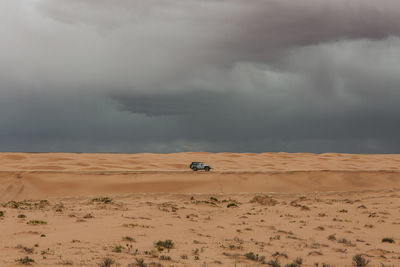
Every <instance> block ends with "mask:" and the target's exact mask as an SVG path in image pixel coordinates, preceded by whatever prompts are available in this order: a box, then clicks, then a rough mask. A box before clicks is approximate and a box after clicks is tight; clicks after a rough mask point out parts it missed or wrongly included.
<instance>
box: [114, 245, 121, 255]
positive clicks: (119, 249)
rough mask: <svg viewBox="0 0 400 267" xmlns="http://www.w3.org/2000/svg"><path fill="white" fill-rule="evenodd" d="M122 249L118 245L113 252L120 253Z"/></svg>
mask: <svg viewBox="0 0 400 267" xmlns="http://www.w3.org/2000/svg"><path fill="white" fill-rule="evenodd" d="M122 249H123V247H122V246H120V245H118V246H115V248H114V249H113V252H116V253H121V252H122Z"/></svg>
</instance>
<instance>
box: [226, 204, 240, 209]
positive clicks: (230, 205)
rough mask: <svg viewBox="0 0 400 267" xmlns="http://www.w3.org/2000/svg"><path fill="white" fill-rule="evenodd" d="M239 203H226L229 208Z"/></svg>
mask: <svg viewBox="0 0 400 267" xmlns="http://www.w3.org/2000/svg"><path fill="white" fill-rule="evenodd" d="M237 206H238V205H236V203H229V204H228V205H226V207H227V208H231V207H237Z"/></svg>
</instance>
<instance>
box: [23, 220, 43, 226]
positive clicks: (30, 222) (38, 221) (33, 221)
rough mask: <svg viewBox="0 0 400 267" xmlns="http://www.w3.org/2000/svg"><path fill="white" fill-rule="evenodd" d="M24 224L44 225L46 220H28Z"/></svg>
mask: <svg viewBox="0 0 400 267" xmlns="http://www.w3.org/2000/svg"><path fill="white" fill-rule="evenodd" d="M26 224H30V225H44V224H47V222H45V221H41V220H30V221H28V222H27V223H26Z"/></svg>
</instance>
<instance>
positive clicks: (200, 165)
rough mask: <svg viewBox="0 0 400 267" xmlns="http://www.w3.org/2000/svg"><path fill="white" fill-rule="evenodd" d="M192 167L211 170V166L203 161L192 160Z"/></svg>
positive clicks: (193, 168) (195, 169)
mask: <svg viewBox="0 0 400 267" xmlns="http://www.w3.org/2000/svg"><path fill="white" fill-rule="evenodd" d="M190 168H191V169H192V170H193V171H197V170H205V171H206V172H208V171H210V170H211V166H210V165H208V164H205V163H203V162H192V163H191V164H190Z"/></svg>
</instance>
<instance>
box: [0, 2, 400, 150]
mask: <svg viewBox="0 0 400 267" xmlns="http://www.w3.org/2000/svg"><path fill="white" fill-rule="evenodd" d="M0 15H1V18H0V20H1V22H2V23H1V25H0V35H1V37H2V42H0V53H1V54H0V56H1V61H0V103H1V107H0V112H1V114H0V127H1V128H0V137H1V139H0V149H1V150H13V151H15V150H36V151H61V150H64V151H96V152H97V151H119V152H144V151H150V152H174V151H185V150H209V151H221V150H224V151H255V152H261V151H290V152H293V151H309V152H326V151H340V152H400V143H399V141H400V140H399V137H398V136H400V126H399V125H400V123H399V122H400V121H399V119H398V116H396V115H397V114H399V112H400V108H399V105H398V101H399V100H400V90H399V85H400V78H399V75H398V70H399V69H400V62H399V60H398V59H399V58H400V39H399V37H398V36H399V35H400V19H399V18H400V2H398V1H394V0H382V1H375V0H335V1H333V0H332V1H328V0H326V1H320V0H301V1H288V0H279V1H278V0H254V1H251V2H248V1H239V0H226V1H212V0H207V1H204V0H203V1H201V0H197V1H183V0H166V1H159V0H149V1H125V0H120V1H108V0H97V1H91V0H59V1H51V0H34V1H30V2H27V1H24V2H23V1H11V0H6V1H3V2H1V3H0Z"/></svg>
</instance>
